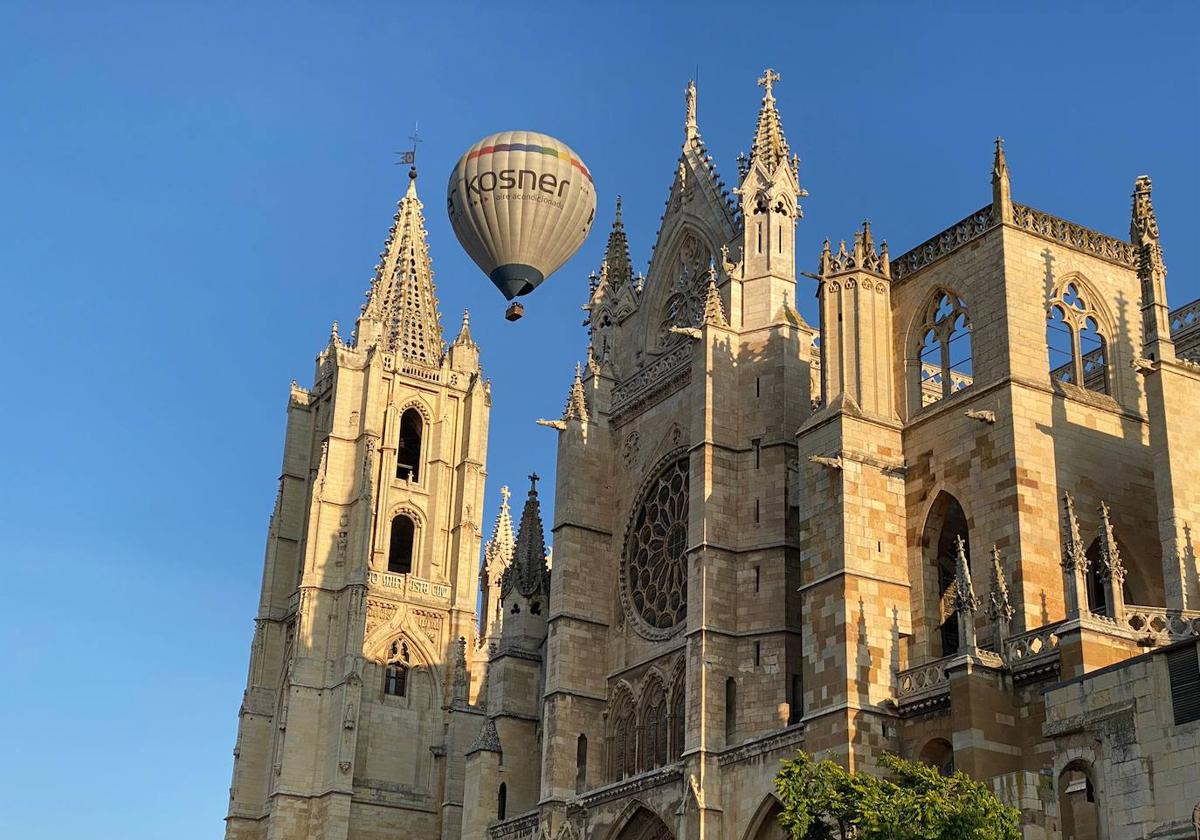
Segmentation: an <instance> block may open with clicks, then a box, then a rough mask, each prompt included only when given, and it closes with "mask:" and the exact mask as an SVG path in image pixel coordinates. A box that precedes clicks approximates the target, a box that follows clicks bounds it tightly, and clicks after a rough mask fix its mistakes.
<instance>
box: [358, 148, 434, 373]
mask: <svg viewBox="0 0 1200 840" xmlns="http://www.w3.org/2000/svg"><path fill="white" fill-rule="evenodd" d="M408 178H409V181H408V190H407V192H405V194H404V197H403V198H401V199H400V203H399V205H398V206H397V210H396V215H395V217H394V219H395V223H394V224H393V225H392V229H391V231H390V232H389V234H388V239H387V244H386V246H385V248H384V251H383V254H382V255H381V256H382V260H381V262H380V263H379V265H378V266H376V271H375V279H374V280H373V281H372V283H371V288H370V291H368V293H367V303H366V305H365V306H364V307H363V317H364V318H366V319H369V320H372V321H375V322H376V324H377V326H378V327H379V329H378V330H377V331H376V332H375V335H377V336H378V337H379V338H380V340H381V341H382V343H383V345H384V347H385V348H386V349H387V350H388V351H389V352H392V353H395V354H397V355H398V356H400V357H401V358H403V359H406V360H408V361H410V362H415V363H417V364H421V365H425V366H428V367H436V366H437V365H439V364H441V360H442V349H443V348H442V325H441V319H440V317H439V314H438V309H437V293H436V291H435V289H434V286H433V265H432V261H431V260H430V257H429V242H428V237H427V235H426V232H425V217H424V215H423V213H422V208H423V205H422V204H421V200H420V199H419V198H418V197H417V170H416V168H415V167H414V168H413V169H411V170H410V171H409V173H408ZM359 333H360V335H362V333H363V331H362V330H360V331H359Z"/></svg>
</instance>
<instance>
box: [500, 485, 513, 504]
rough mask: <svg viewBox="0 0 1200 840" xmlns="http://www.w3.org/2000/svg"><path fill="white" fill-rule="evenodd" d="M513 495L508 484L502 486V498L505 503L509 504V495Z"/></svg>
mask: <svg viewBox="0 0 1200 840" xmlns="http://www.w3.org/2000/svg"><path fill="white" fill-rule="evenodd" d="M511 495H512V491H511V490H509V489H508V485H507V484H506V485H504V486H503V487H501V488H500V498H501V499H503V500H504V504H506V505H507V504H508V497H509V496H511Z"/></svg>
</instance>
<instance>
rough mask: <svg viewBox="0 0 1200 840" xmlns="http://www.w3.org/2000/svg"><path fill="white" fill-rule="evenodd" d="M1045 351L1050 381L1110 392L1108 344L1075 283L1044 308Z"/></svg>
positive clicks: (1100, 391)
mask: <svg viewBox="0 0 1200 840" xmlns="http://www.w3.org/2000/svg"><path fill="white" fill-rule="evenodd" d="M1046 352H1047V355H1048V357H1049V361H1050V378H1051V379H1052V380H1053V381H1055V382H1066V383H1068V384H1070V385H1078V386H1080V387H1083V388H1087V389H1088V390H1089V391H1097V392H1099V393H1101V394H1107V393H1109V388H1108V342H1107V340H1106V339H1105V337H1104V335H1103V333H1102V332H1101V330H1100V319H1099V316H1098V313H1097V312H1096V310H1095V308H1094V307H1092V306H1090V305H1089V304H1088V302H1087V301H1086V300H1085V299H1084V298H1083V296H1082V295H1080V293H1079V287H1078V286H1076V285H1075V284H1074V283H1067V284H1066V285H1065V286H1063V287H1061V288H1059V289H1058V290H1056V291H1055V293H1054V296H1053V297H1051V298H1050V301H1049V303H1048V304H1047V306H1046Z"/></svg>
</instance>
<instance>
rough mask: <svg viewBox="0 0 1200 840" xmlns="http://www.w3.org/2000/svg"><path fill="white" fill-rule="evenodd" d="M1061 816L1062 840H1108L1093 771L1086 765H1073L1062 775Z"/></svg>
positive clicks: (1059, 793)
mask: <svg viewBox="0 0 1200 840" xmlns="http://www.w3.org/2000/svg"><path fill="white" fill-rule="evenodd" d="M1058 812H1059V819H1060V823H1061V827H1062V840H1104V835H1103V834H1101V825H1102V823H1101V821H1100V804H1099V801H1098V796H1097V795H1096V788H1095V785H1094V784H1093V780H1092V768H1091V766H1090V765H1088V763H1087V762H1086V761H1072V762H1071V763H1070V764H1068V765H1067V766H1066V767H1065V768H1063V771H1062V773H1060V774H1059V777H1058Z"/></svg>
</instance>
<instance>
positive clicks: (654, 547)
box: [621, 457, 688, 638]
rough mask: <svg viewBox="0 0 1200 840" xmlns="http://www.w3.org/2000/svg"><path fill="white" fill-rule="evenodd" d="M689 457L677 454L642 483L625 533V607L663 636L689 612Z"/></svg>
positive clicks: (657, 634)
mask: <svg viewBox="0 0 1200 840" xmlns="http://www.w3.org/2000/svg"><path fill="white" fill-rule="evenodd" d="M687 517H688V460H687V458H686V457H683V458H678V459H676V460H674V461H672V462H671V463H670V464H668V465H667V466H666V467H665V468H663V469H662V470H661V471H660V472H659V473H658V474H657V475H656V476H655V477H654V478H653V479H651V480H650V482H649V483H647V484H646V485H645V486H644V487H643V488H642V493H641V496H640V497H639V498H638V501H637V505H636V506H635V507H634V514H633V518H632V519H631V520H630V523H629V531H628V534H627V536H626V538H625V563H624V567H623V568H622V572H623V575H622V577H623V579H624V580H623V586H622V592H621V594H622V596H623V600H624V602H625V606H626V608H627V609H629V610H630V611H631V612H632V613H633V615H634V616H636V617H637V618H638V619H639V620H640V623H641V624H643V625H644V626H643V627H642V628H639V629H641V630H644V631H649V632H648V633H645V635H649V636H651V637H658V638H662V637H665V636H666V635H668V633H669V631H671V630H673V629H674V628H676V627H678V626H679V625H680V624H682V622H683V620H684V618H685V617H686V616H687V562H686V558H685V556H684V555H685V554H686V552H687Z"/></svg>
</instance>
